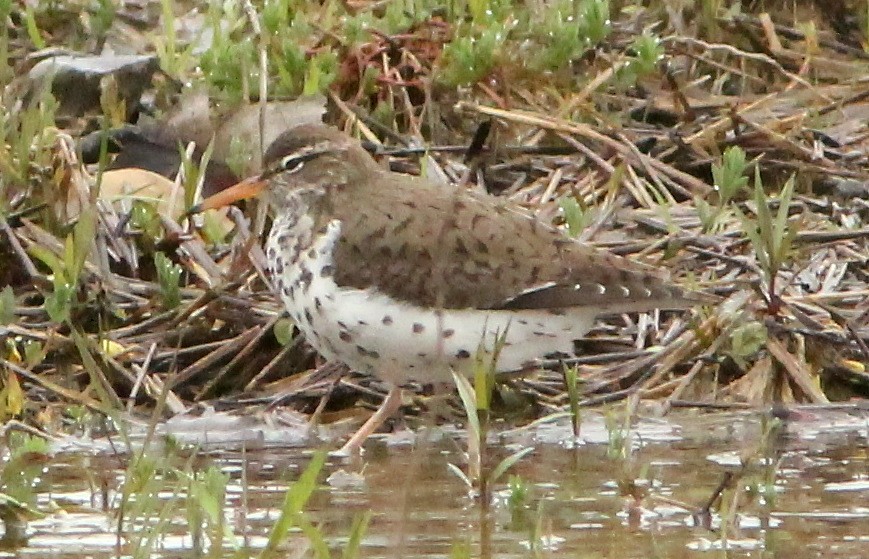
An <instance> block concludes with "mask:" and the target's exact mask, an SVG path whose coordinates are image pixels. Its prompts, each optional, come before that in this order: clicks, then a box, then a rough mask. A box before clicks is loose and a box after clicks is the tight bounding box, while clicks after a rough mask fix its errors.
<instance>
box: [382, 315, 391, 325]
mask: <svg viewBox="0 0 869 559" xmlns="http://www.w3.org/2000/svg"><path fill="white" fill-rule="evenodd" d="M382 322H383V325H384V326H389V325H390V324H392V317H391V316H389V315H386V316H384V317H383V320H382Z"/></svg>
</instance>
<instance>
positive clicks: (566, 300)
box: [195, 124, 706, 453]
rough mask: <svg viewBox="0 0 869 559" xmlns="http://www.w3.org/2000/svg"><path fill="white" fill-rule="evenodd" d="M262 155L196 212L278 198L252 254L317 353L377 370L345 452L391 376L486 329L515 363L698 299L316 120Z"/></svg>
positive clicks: (488, 345)
mask: <svg viewBox="0 0 869 559" xmlns="http://www.w3.org/2000/svg"><path fill="white" fill-rule="evenodd" d="M264 165H265V169H266V171H265V172H263V173H262V174H261V175H259V176H257V177H253V178H250V179H247V180H244V181H242V182H240V183H238V184H237V185H235V186H234V187H232V188H230V189H228V190H225V191H223V192H221V193H219V194H216V195H214V196H212V197H210V198H208V199H206V200H205V201H204V202H203V203H202V204H201V205H200V206H199V207H197V208H195V210H199V209H210V208H214V207H219V206H222V205H226V204H229V203H231V202H233V201H236V200H238V199H241V198H248V197H252V196H254V195H256V194H258V193H259V192H261V191H263V190H265V191H266V192H267V194H268V197H269V199H270V202H271V203H272V204H273V206H274V208H275V211H276V216H275V219H274V223H273V225H272V229H271V233H270V235H269V238H268V242H267V248H266V255H267V258H268V263H269V267H270V270H271V273H272V274H273V276H274V283H275V288H276V290H277V291H278V293H279V295H280V298H281V300H282V301H283V303H284V304H285V305H286V308H287V310H288V311H289V314H290V316H291V317H292V319H293V320H294V321H295V323H296V325H297V326H298V328H299V329H300V330H301V331H302V332H303V333H304V335H305V337H306V338H307V340H308V341H309V342H310V344H311V345H312V346H313V347H314V348H315V349H316V350H317V351H318V352H320V353H321V354H322V355H323V356H324V357H326V358H327V359H330V360H338V361H342V362H344V363H345V364H347V365H348V366H350V367H351V368H353V369H356V370H359V371H361V372H365V373H368V374H372V375H377V376H378V377H380V378H382V379H384V380H386V381H388V382H389V383H391V385H392V388H391V390H390V391H389V393H388V395H387V397H386V399H385V400H384V402H383V404H382V405H381V407H380V409H378V411H377V412H376V413H375V414H374V415H373V416H372V417H371V418H370V419H369V420H368V421H367V422H366V423H365V425H363V427H362V428H361V429H360V430H359V431H358V432H357V433H356V434H355V435H354V436H353V437H352V438H351V439H350V440H349V441H348V442H347V443H346V444H345V445H344V447H343V449H342V451H343V452H348V453H349V452H354V451H356V450H358V449H359V448H360V447H361V445H362V443H363V442H364V441H365V439H366V438H367V437H368V435H370V434H371V433H372V432H374V430H376V429H377V428H378V427H379V426H380V425H381V424H382V422H383V421H384V420H385V419H386V418H388V417H389V416H391V415H392V414H393V413H394V412H395V411H397V408H398V407H399V405H400V402H401V393H400V388H399V386H400V385H401V384H402V383H404V382H407V381H409V380H416V381H421V382H443V381H451V380H452V377H451V371H457V372H460V373H464V374H466V375H469V374H471V372H472V365H473V362H474V359H473V357H474V355H475V353H476V352H477V351H478V350H479V349H482V350H483V351H486V352H490V353H491V352H493V350H494V346H495V343H496V339H497V338H498V336H499V335H503V339H502V342H501V343H502V344H503V345H502V346H501V350H500V353H499V356H498V360H497V363H496V371H499V372H503V371H515V370H521V369H524V368H528V367H529V366H533V364H534V362H535V360H536V359H538V358H542V357H544V356H548V355H552V354H571V353H572V351H573V341H574V340H576V339H577V338H579V337H581V336H583V335H584V334H585V333H586V332H587V331H588V330H589V329H590V328H591V326H592V324H593V322H594V320H595V318H596V317H597V316H599V315H601V314H611V313H622V312H644V311H649V310H652V309H656V308H666V309H685V308H689V307H692V306H694V305H697V304H698V303H701V302H703V301H705V300H706V298H705V297H704V296H702V295H699V294H694V293H689V292H686V291H683V290H682V289H680V288H679V287H677V286H676V285H674V284H672V283H670V282H668V281H667V279H666V277H665V275H664V274H662V273H661V272H660V271H658V270H656V269H655V268H652V267H650V266H646V265H642V264H640V263H637V262H632V261H630V260H627V259H625V258H622V257H619V256H616V255H614V254H611V253H609V252H606V251H603V250H600V249H596V248H594V247H591V246H588V245H586V244H583V243H580V242H578V241H575V240H571V239H569V238H567V237H565V236H564V235H563V234H562V233H561V232H560V231H558V230H557V229H555V228H553V227H551V226H550V225H548V224H546V223H543V222H542V221H540V220H539V219H537V218H535V217H534V216H532V215H530V214H528V213H527V212H526V211H524V210H523V209H522V208H521V207H519V206H517V205H515V204H513V203H511V202H509V201H507V200H505V199H502V198H497V197H495V196H490V195H487V194H481V193H477V192H471V191H469V190H466V189H462V188H458V187H454V186H448V185H441V184H436V183H434V182H432V181H430V180H427V179H425V178H421V177H414V176H409V175H402V174H398V173H393V172H390V171H387V170H385V169H383V168H381V167H380V166H379V165H378V164H377V162H376V161H375V160H374V159H373V158H372V157H371V156H370V155H369V154H368V152H366V151H365V150H364V149H363V148H362V146H361V145H360V143H359V142H358V141H356V140H354V139H352V138H350V137H349V136H347V135H345V134H344V133H342V132H340V131H338V130H336V129H334V128H331V127H328V126H325V125H321V124H314V125H311V124H309V125H303V126H300V127H297V128H293V129H291V130H289V131H287V132H285V133H284V134H283V135H281V136H280V137H279V138H278V139H277V140H276V141H275V142H274V143H273V144H272V145H271V146H270V147H269V149H268V150H267V152H266V154H265V156H264Z"/></svg>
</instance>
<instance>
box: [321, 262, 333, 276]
mask: <svg viewBox="0 0 869 559" xmlns="http://www.w3.org/2000/svg"><path fill="white" fill-rule="evenodd" d="M334 273H335V267H334V266H332V265H331V264H326V265H325V266H323V267H322V268H320V277H321V278H330V277H332V275H333V274H334Z"/></svg>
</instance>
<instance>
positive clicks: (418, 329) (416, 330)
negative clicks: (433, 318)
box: [413, 322, 425, 334]
mask: <svg viewBox="0 0 869 559" xmlns="http://www.w3.org/2000/svg"><path fill="white" fill-rule="evenodd" d="M423 330H425V326H423V325H422V324H420V323H419V322H414V323H413V333H414V334H420V333H422V331H423Z"/></svg>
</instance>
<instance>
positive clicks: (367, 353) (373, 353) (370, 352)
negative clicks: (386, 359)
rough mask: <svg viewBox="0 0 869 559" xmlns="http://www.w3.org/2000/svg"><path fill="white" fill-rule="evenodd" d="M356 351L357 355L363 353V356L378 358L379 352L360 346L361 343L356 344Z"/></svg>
mask: <svg viewBox="0 0 869 559" xmlns="http://www.w3.org/2000/svg"><path fill="white" fill-rule="evenodd" d="M356 351H357V352H358V353H359V355H364V356H365V357H370V358H371V359H380V354H379V353H377V352H376V351H374V350H368V349H365V348H364V347H362V346H361V345H358V346H356Z"/></svg>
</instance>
